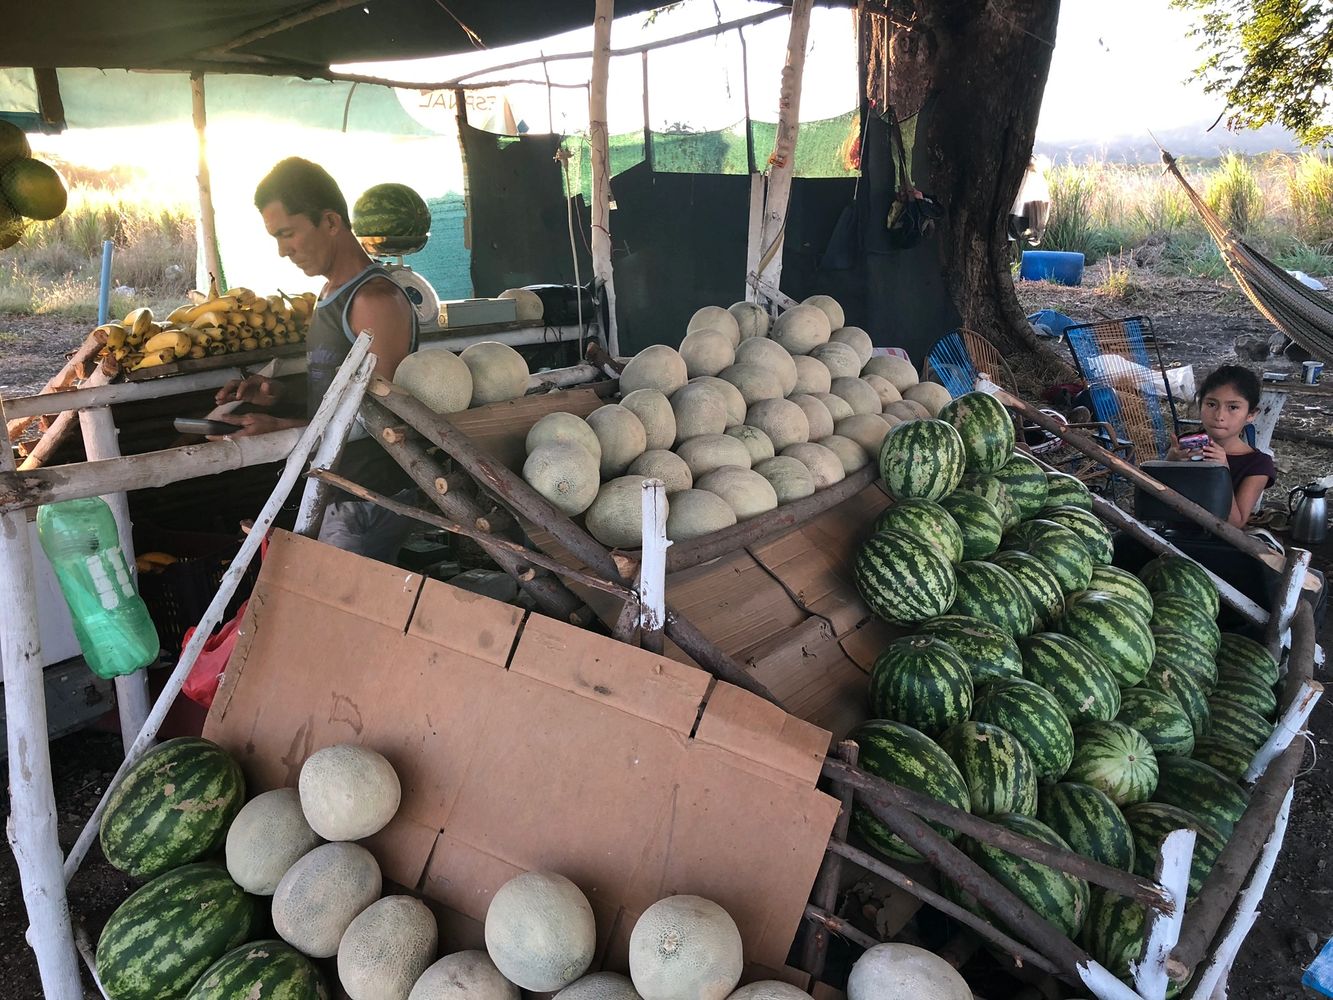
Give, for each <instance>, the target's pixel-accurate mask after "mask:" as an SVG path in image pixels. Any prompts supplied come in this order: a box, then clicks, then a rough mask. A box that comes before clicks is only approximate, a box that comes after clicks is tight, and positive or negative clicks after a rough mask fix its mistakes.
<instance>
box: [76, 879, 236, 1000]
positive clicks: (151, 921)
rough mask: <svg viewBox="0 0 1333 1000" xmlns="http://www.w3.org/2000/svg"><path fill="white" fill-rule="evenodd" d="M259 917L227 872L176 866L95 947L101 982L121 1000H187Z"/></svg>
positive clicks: (121, 911)
mask: <svg viewBox="0 0 1333 1000" xmlns="http://www.w3.org/2000/svg"><path fill="white" fill-rule="evenodd" d="M257 917H258V913H257V908H256V905H255V899H254V897H253V896H249V895H246V893H245V892H244V891H243V890H242V889H241V887H240V886H238V885H237V884H236V883H235V882H233V881H232V880H231V879H230V878H228V877H227V873H226V871H225V870H224V869H223V868H221V867H219V866H218V865H210V864H192V865H185V866H184V867H181V868H176V869H174V870H173V871H169V872H167V873H166V874H165V875H159V876H158V877H157V878H155V879H153V881H151V882H149V883H148V884H147V885H145V886H142V887H141V888H139V889H138V890H136V891H135V892H134V893H133V894H132V895H131V896H130V897H129V898H128V899H127V900H125V902H123V903H121V904H120V906H118V907H116V911H115V912H114V913H112V914H111V919H110V920H108V921H107V922H106V926H105V927H104V928H102V936H101V937H100V938H99V939H98V942H97V974H98V977H99V978H100V979H101V980H102V985H103V986H104V987H106V991H107V994H108V995H109V996H112V997H114V998H115V1000H164V998H168V997H183V996H185V994H186V993H187V992H189V989H190V987H191V986H193V985H194V982H195V980H197V979H198V978H199V976H200V975H201V974H202V973H203V972H204V970H205V969H207V968H208V967H209V966H210V965H212V964H213V963H214V962H216V961H217V960H218V959H219V958H221V957H222V956H223V955H224V954H226V953H227V952H228V951H230V950H231V949H232V948H235V947H236V946H237V945H238V944H240V943H241V942H242V941H244V940H245V939H246V938H248V937H249V936H250V933H251V930H252V928H253V927H254V926H255V921H256V919H257Z"/></svg>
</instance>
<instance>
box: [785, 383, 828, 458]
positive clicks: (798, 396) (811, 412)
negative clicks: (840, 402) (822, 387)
mask: <svg viewBox="0 0 1333 1000" xmlns="http://www.w3.org/2000/svg"><path fill="white" fill-rule="evenodd" d="M790 398H791V401H792V402H793V403H795V404H796V405H797V406H799V407H800V408H801V410H802V411H803V412H804V413H805V422H806V424H807V425H808V426H809V428H810V436H809V438H808V440H810V441H822V440H823V439H824V438H826V437H828V436H829V435H830V434H832V433H833V414H831V413H829V411H828V407H827V406H825V405H824V404H823V403H821V402H820V401H819V400H817V399H815V397H814V396H809V395H806V394H804V393H799V392H798V393H793V394H792V395H791V397H790ZM783 447H786V446H785V445H784V446H783Z"/></svg>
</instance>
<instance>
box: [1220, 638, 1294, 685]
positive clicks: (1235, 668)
mask: <svg viewBox="0 0 1333 1000" xmlns="http://www.w3.org/2000/svg"><path fill="white" fill-rule="evenodd" d="M1215 653H1216V656H1217V672H1218V674H1219V675H1226V674H1233V673H1234V674H1239V675H1241V676H1253V677H1257V678H1258V679H1259V680H1261V681H1263V683H1265V684H1267V685H1268V686H1269V687H1274V686H1276V684H1277V682H1278V677H1279V676H1280V674H1279V669H1278V665H1277V660H1275V659H1273V656H1272V654H1271V653H1269V652H1268V650H1267V649H1266V648H1264V647H1263V646H1262V645H1260V644H1259V643H1257V642H1255V641H1254V640H1253V639H1247V638H1245V636H1243V635H1239V634H1237V633H1235V632H1223V633H1222V634H1221V635H1220V636H1219V637H1218V646H1217V649H1216V650H1215Z"/></svg>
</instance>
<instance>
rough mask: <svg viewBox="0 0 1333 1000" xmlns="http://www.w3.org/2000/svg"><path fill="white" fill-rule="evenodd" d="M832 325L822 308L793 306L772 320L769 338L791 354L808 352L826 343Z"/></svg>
mask: <svg viewBox="0 0 1333 1000" xmlns="http://www.w3.org/2000/svg"><path fill="white" fill-rule="evenodd" d="M831 332H832V327H830V326H829V324H828V317H827V316H826V315H825V314H824V312H823V310H821V309H818V308H816V307H815V306H807V305H800V306H793V307H792V308H791V309H788V310H787V311H786V312H785V313H783V314H782V315H780V316H779V317H778V318H777V319H775V320H774V321H773V328H772V329H771V330H770V331H769V334H768V336H769V338H770V339H771V340H773V341H774V343H777V344H780V345H781V346H782V347H784V348H785V349H786V350H787V351H789V352H790V353H792V354H809V353H810V352H811V351H813V350H814V349H815V348H816V347H818V346H820V345H821V344H826V343H828V338H829V334H830V333H831Z"/></svg>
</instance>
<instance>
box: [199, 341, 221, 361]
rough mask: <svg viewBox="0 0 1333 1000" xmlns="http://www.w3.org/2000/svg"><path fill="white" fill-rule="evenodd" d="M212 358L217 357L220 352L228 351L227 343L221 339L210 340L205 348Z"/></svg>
mask: <svg viewBox="0 0 1333 1000" xmlns="http://www.w3.org/2000/svg"><path fill="white" fill-rule="evenodd" d="M204 350H205V351H207V352H208V356H209V357H210V358H214V357H217V356H218V355H219V354H226V353H227V345H226V344H225V343H223V342H222V341H221V340H210V341H209V342H208V346H206V347H205V348H204Z"/></svg>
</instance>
